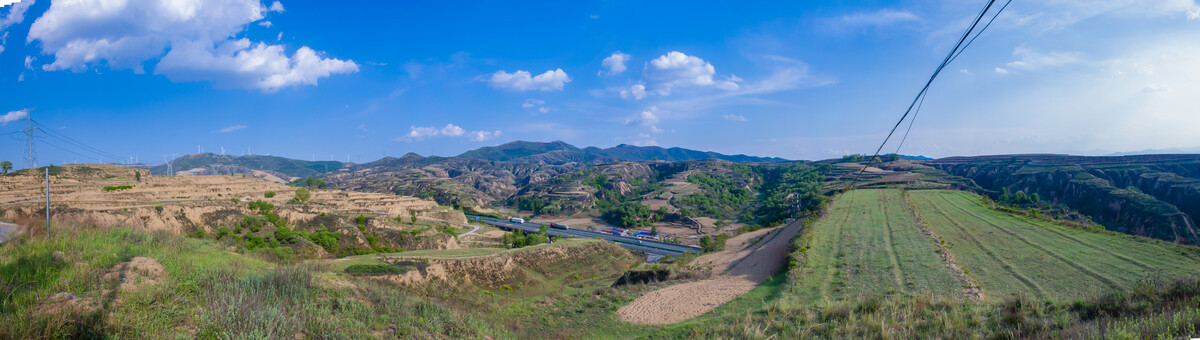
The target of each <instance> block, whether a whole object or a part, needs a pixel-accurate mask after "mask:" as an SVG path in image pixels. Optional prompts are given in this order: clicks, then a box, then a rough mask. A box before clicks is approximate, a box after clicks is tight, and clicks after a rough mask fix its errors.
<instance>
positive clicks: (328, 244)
mask: <svg viewBox="0 0 1200 340" xmlns="http://www.w3.org/2000/svg"><path fill="white" fill-rule="evenodd" d="M305 237H306V238H308V240H309V241H312V242H313V243H316V244H317V245H319V246H321V248H325V251H327V252H329V253H330V254H337V250H338V241H339V240H341V239H342V234H338V233H335V232H332V231H319V232H315V233H311V234H308V235H305Z"/></svg>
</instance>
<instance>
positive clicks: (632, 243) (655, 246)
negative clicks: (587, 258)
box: [467, 215, 702, 262]
mask: <svg viewBox="0 0 1200 340" xmlns="http://www.w3.org/2000/svg"><path fill="white" fill-rule="evenodd" d="M467 219H470V220H475V221H479V222H483V223H487V224H490V225H493V226H496V227H500V228H503V229H509V230H511V229H517V230H523V231H525V232H532V233H541V232H542V231H541V227H542V225H541V224H537V223H519V224H518V223H512V222H510V221H508V220H504V219H499V218H492V217H486V216H475V215H467ZM546 233H548V234H550V235H551V236H555V237H592V238H601V239H605V240H608V241H612V242H616V243H617V244H619V245H621V246H622V247H625V248H627V249H630V250H636V251H640V252H644V253H646V254H650V255H657V256H656V257H653V258H652V259H653V260H656V259H657V258H658V257H661V256H679V255H683V254H684V253H695V254H699V253H701V252H702V250H701V249H700V248H699V247H693V246H685V245H680V244H673V243H666V242H659V241H653V240H643V239H639V238H635V237H626V236H620V235H613V234H611V233H602V232H596V231H591V230H580V229H554V228H547V230H546ZM652 259H647V260H650V262H654V261H652Z"/></svg>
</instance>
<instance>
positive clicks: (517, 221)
mask: <svg viewBox="0 0 1200 340" xmlns="http://www.w3.org/2000/svg"><path fill="white" fill-rule="evenodd" d="M508 221H509V222H512V223H517V224H523V223H525V219H524V218H520V217H513V218H510V219H508Z"/></svg>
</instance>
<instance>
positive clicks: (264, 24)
mask: <svg viewBox="0 0 1200 340" xmlns="http://www.w3.org/2000/svg"><path fill="white" fill-rule="evenodd" d="M258 25H259V26H262V27H266V28H271V26H274V25H275V24H272V23H271V20H263V21H259V22H258Z"/></svg>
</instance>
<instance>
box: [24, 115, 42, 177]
mask: <svg viewBox="0 0 1200 340" xmlns="http://www.w3.org/2000/svg"><path fill="white" fill-rule="evenodd" d="M37 131H38V128H37V127H34V126H33V118H32V117H28V116H26V117H25V129H24V130H21V132H24V133H25V168H26V169H33V168H36V167H37V165H38V154H37V145H35V144H34V139H35V138H37V136H34V135H33V133H34V132H37Z"/></svg>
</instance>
